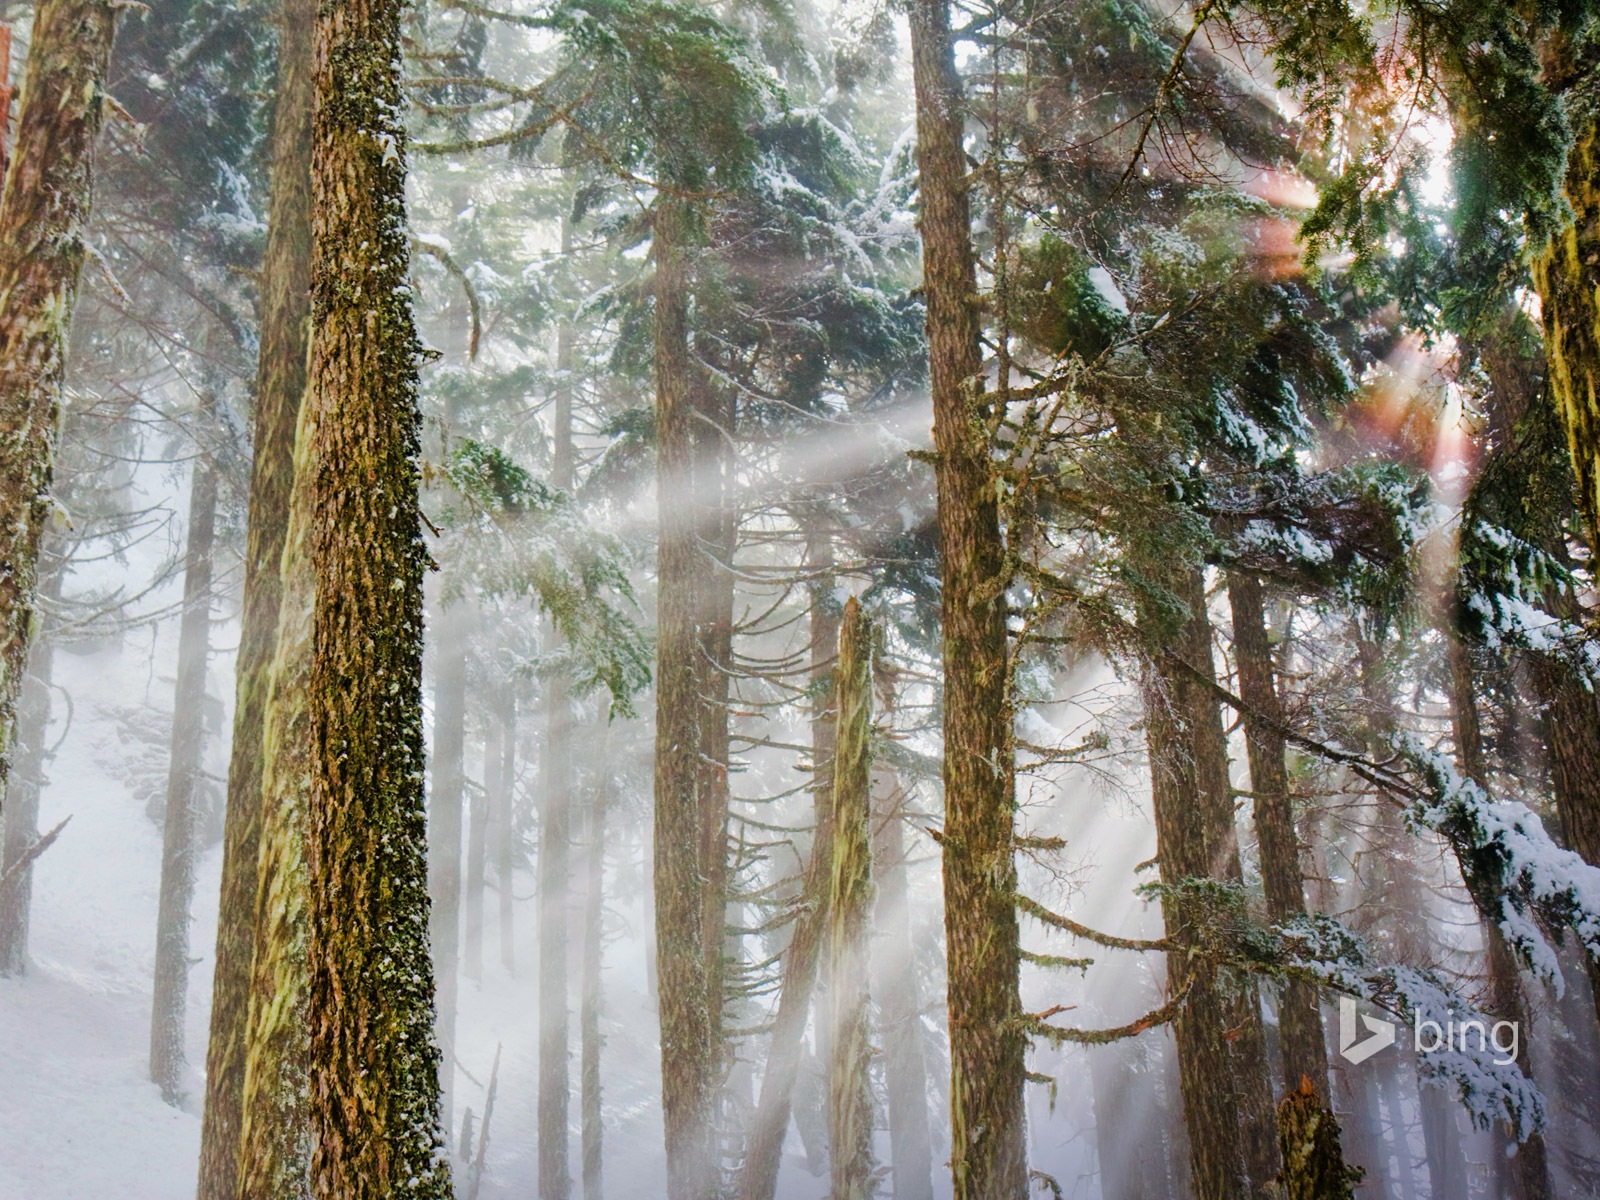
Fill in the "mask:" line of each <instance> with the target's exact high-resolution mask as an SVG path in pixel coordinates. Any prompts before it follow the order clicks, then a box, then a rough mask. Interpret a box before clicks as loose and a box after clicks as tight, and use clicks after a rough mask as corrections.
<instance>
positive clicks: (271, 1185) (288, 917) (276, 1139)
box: [201, 71, 322, 1200]
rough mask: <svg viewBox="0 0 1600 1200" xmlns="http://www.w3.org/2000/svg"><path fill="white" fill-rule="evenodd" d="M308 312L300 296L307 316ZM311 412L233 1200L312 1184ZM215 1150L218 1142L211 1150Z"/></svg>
mask: <svg viewBox="0 0 1600 1200" xmlns="http://www.w3.org/2000/svg"><path fill="white" fill-rule="evenodd" d="M308 77H309V71H308ZM308 211H309V210H308ZM309 317H310V313H309V307H308V309H307V320H308V321H309ZM320 419H322V418H320V417H319V415H318V414H317V413H316V412H315V411H314V410H313V407H312V405H310V404H309V403H304V404H302V405H301V406H300V412H299V415H298V418H297V420H296V433H295V439H294V462H293V470H292V478H293V487H292V491H291V493H290V500H289V523H288V529H287V531H286V533H285V538H284V544H283V555H282V574H281V580H280V582H281V592H280V594H279V596H278V628H277V633H276V636H275V638H274V640H273V651H272V666H271V669H270V670H269V671H268V672H267V675H266V678H265V680H264V685H265V687H266V693H267V694H266V698H265V703H264V705H263V713H262V726H261V751H262V767H261V801H260V824H259V829H258V834H257V837H258V841H259V846H258V857H257V861H256V864H255V869H254V875H255V878H256V895H255V896H254V898H253V905H252V907H253V913H254V927H253V932H252V934H251V938H250V942H251V945H252V947H253V951H252V958H251V962H250V971H251V979H250V986H249V998H248V1008H247V1012H246V1030H245V1037H244V1045H243V1048H242V1060H243V1061H242V1063H241V1068H242V1070H241V1075H242V1079H241V1081H240V1097H239V1104H240V1108H239V1118H238V1120H239V1133H238V1143H237V1148H236V1155H237V1161H238V1165H237V1172H236V1176H235V1182H234V1183H233V1184H230V1185H229V1187H230V1189H231V1190H230V1192H229V1193H228V1194H229V1195H237V1197H238V1198H239V1200H279V1198H280V1197H281V1198H283V1200H304V1198H306V1197H309V1196H310V1195H311V1139H312V1127H311V1118H310V1114H309V1111H308V1109H309V1106H310V1096H309V1092H308V1088H309V1077H308V1072H309V1070H310V1062H309V1056H310V1052H311V1046H310V1032H309V1029H310V1007H309V1005H310V976H309V973H308V972H309V969H310V968H309V965H308V961H307V953H308V947H307V939H308V937H309V922H310V917H309V911H310V894H309V892H310V886H311V885H310V879H309V876H308V874H307V860H306V856H307V839H308V838H309V837H310V821H311V767H312V759H313V757H314V755H315V752H316V751H315V746H314V743H313V740H312V735H313V731H312V726H311V715H310V713H311V710H310V688H311V657H312V653H313V650H314V640H313V635H312V613H313V608H314V605H315V600H316V589H317V570H316V564H315V563H314V562H313V561H312V558H311V530H312V526H313V525H314V524H315V523H316V520H317V510H316V503H317V500H316V494H315V490H314V481H315V478H316V474H317V468H318V457H319V455H320V453H321V450H320V439H319V438H318V436H317V422H318V421H319V420H320ZM218 1136H219V1137H220V1136H221V1134H220V1132H219V1133H218ZM221 1157H222V1151H220V1150H219V1151H218V1159H219V1160H220V1159H221ZM220 1165H221V1164H220V1161H219V1162H218V1163H216V1164H212V1166H213V1167H214V1168H216V1169H220ZM214 1182H215V1181H214V1179H213V1177H212V1175H210V1174H203V1175H202V1179H201V1186H202V1187H210V1186H213V1184H214Z"/></svg>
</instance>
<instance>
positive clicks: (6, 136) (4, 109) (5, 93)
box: [0, 21, 11, 184]
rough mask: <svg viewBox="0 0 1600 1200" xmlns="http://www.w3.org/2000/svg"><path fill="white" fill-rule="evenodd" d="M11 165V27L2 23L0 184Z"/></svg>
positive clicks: (0, 44)
mask: <svg viewBox="0 0 1600 1200" xmlns="http://www.w3.org/2000/svg"><path fill="white" fill-rule="evenodd" d="M10 165H11V26H10V25H8V24H6V23H5V22H4V21H0V184H4V182H5V178H6V168H7V167H9V166H10Z"/></svg>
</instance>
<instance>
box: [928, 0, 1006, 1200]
mask: <svg viewBox="0 0 1600 1200" xmlns="http://www.w3.org/2000/svg"><path fill="white" fill-rule="evenodd" d="M910 17H911V58H912V74H913V79H914V84H915V92H916V122H917V165H918V169H919V172H920V179H921V185H920V188H921V197H922V209H921V215H920V228H921V233H922V282H923V291H924V295H925V296H926V298H927V306H928V317H927V328H928V369H929V383H930V388H931V391H932V394H933V422H934V424H933V440H934V452H935V453H934V460H935V467H934V475H935V481H936V485H937V491H938V504H939V518H938V519H939V561H940V589H941V590H940V595H941V613H942V618H941V619H942V633H943V658H944V797H945V820H944V833H943V858H944V903H945V938H946V947H947V956H948V963H949V1021H950V1113H951V1116H950V1120H951V1139H950V1140H951V1147H952V1148H951V1160H950V1168H951V1173H952V1176H953V1178H954V1181H955V1195H956V1198H957V1200H980V1198H981V1200H1022V1197H1024V1196H1026V1194H1027V1191H1028V1165H1027V1152H1026V1130H1025V1122H1026V1112H1025V1108H1024V1104H1023V1087H1024V1085H1025V1082H1026V1078H1027V1067H1026V1054H1027V1039H1026V1037H1025V1035H1024V1033H1023V1031H1022V1021H1021V1015H1022V1004H1021V999H1020V996H1019V992H1018V981H1017V973H1018V966H1019V963H1020V957H1019V948H1018V928H1017V925H1018V923H1017V913H1016V907H1015V900H1014V897H1015V893H1016V877H1017V872H1016V861H1015V852H1014V851H1015V847H1014V840H1013V839H1014V836H1015V830H1014V828H1013V819H1014V813H1013V809H1014V807H1015V795H1014V787H1015V785H1014V775H1015V762H1014V756H1013V750H1012V738H1011V704H1010V697H1009V691H1010V679H1009V674H1010V672H1009V663H1008V657H1007V656H1008V646H1007V639H1006V625H1005V586H1004V584H1005V581H1004V579H1003V578H1002V572H1003V571H1004V563H1005V546H1004V542H1003V539H1002V534H1001V530H1000V514H999V509H998V501H997V493H996V488H995V481H994V473H993V468H992V466H991V464H990V458H989V446H988V443H987V438H986V437H985V436H984V434H983V432H982V431H983V429H984V423H983V417H984V412H983V406H982V404H981V402H980V400H979V398H978V396H979V389H980V388H981V386H982V384H981V379H980V373H981V369H982V354H981V349H980V345H979V325H978V310H977V284H976V268H975V264H974V259H973V250H972V228H971V225H972V214H971V199H970V188H969V183H968V179H967V162H966V152H965V149H964V147H963V144H962V143H963V126H964V121H963V104H962V96H961V84H960V79H959V77H958V75H957V74H956V66H955V52H954V47H953V44H952V38H951V32H950V7H949V5H948V3H946V0H914V3H912V5H911V8H910Z"/></svg>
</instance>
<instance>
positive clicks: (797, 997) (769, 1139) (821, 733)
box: [738, 521, 839, 1200]
mask: <svg viewBox="0 0 1600 1200" xmlns="http://www.w3.org/2000/svg"><path fill="white" fill-rule="evenodd" d="M806 561H807V565H808V567H809V568H810V571H811V574H812V577H813V580H812V585H811V589H810V590H811V615H810V632H811V687H810V690H811V694H812V696H813V697H814V700H813V702H812V709H811V770H812V787H811V796H812V811H813V813H814V821H813V827H812V834H811V857H810V859H809V861H808V862H807V864H806V870H805V876H804V879H803V880H802V883H801V889H800V902H799V911H798V913H797V914H796V916H795V921H794V930H793V932H792V933H791V934H790V935H789V945H788V947H787V948H786V949H785V951H784V954H783V978H782V981H781V983H780V984H779V992H778V1011H777V1014H776V1016H775V1017H774V1018H773V1022H772V1037H771V1041H770V1043H769V1045H768V1048H767V1062H766V1067H765V1069H764V1070H763V1071H762V1074H761V1091H760V1095H759V1096H758V1097H757V1100H756V1113H755V1117H754V1119H753V1120H752V1121H751V1123H750V1135H749V1137H748V1139H747V1140H746V1142H745V1158H744V1165H743V1167H742V1168H741V1169H740V1172H739V1182H738V1196H739V1200H772V1197H773V1196H774V1194H775V1193H776V1191H777V1186H778V1168H779V1166H780V1165H781V1163H782V1160H783V1142H784V1138H785V1137H786V1136H787V1135H788V1132H789V1119H790V1116H791V1114H792V1112H793V1105H794V1091H795V1083H796V1081H797V1079H798V1078H799V1075H800V1068H801V1063H802V1060H803V1059H804V1057H805V1032H806V1020H807V1017H808V1016H809V1015H810V1012H811V1000H812V995H813V993H814V991H815V989H816V982H817V968H818V966H819V964H820V959H821V952H822V942H823V933H824V931H825V930H826V928H827V922H828V903H829V899H830V897H831V895H832V884H831V879H832V877H831V874H830V872H831V870H832V863H833V837H834V821H833V768H834V742H835V739H836V738H837V734H838V729H837V719H836V712H837V709H836V707H835V696H834V684H833V674H834V669H835V665H836V660H837V659H838V655H839V613H838V610H837V608H835V606H834V603H833V586H834V574H833V567H834V559H833V544H832V541H831V540H830V538H829V536H828V533H827V530H826V529H825V528H824V527H823V526H822V524H821V523H820V522H818V521H813V522H809V523H808V524H807V527H806Z"/></svg>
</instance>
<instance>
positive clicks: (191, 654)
mask: <svg viewBox="0 0 1600 1200" xmlns="http://www.w3.org/2000/svg"><path fill="white" fill-rule="evenodd" d="M207 415H209V410H208V413H207ZM216 525H217V471H216V466H215V465H214V464H213V463H212V462H211V460H210V458H209V457H208V456H207V455H206V454H205V453H204V452H203V451H202V452H200V453H199V455H198V456H197V457H196V459H195V461H194V471H193V477H192V479H191V481H190V484H189V528H188V532H187V534H186V544H185V547H184V562H183V619H182V621H181V623H180V626H179V632H178V679H177V684H176V686H175V687H174V689H173V703H172V745H171V751H170V754H169V757H168V760H167V811H166V815H165V818H164V820H163V827H162V839H161V893H160V903H159V905H158V907H157V910H156V963H155V982H154V987H153V989H152V995H151V1005H150V1079H151V1082H153V1083H154V1084H155V1085H156V1086H157V1087H158V1088H160V1089H161V1098H162V1099H163V1100H165V1101H166V1102H167V1103H168V1104H173V1105H176V1104H177V1103H178V1102H179V1101H180V1100H181V1099H182V1098H183V1096H182V1086H181V1084H182V1075H183V1067H184V1052H183V1027H184V1012H185V1010H186V1008H187V1006H188V995H189V917H190V913H191V910H192V908H193V906H194V853H195V845H194V836H195V803H196V795H195V793H196V792H197V791H198V790H199V783H200V771H201V756H202V754H203V752H204V750H205V736H206V729H205V708H206V706H205V696H206V664H207V660H208V659H209V657H210V654H211V552H212V546H213V544H214V543H215V540H216Z"/></svg>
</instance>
